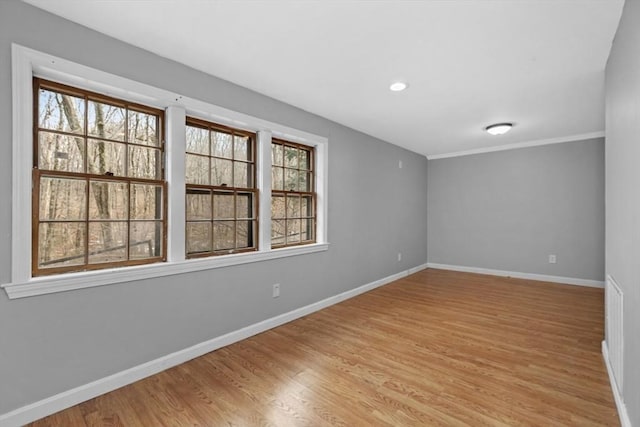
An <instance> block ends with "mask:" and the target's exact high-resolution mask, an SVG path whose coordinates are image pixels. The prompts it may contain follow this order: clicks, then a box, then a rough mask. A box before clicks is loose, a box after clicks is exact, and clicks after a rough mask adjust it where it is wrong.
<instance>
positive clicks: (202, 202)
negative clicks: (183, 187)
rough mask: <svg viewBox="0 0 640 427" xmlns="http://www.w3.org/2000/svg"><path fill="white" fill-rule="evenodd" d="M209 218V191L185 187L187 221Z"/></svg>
mask: <svg viewBox="0 0 640 427" xmlns="http://www.w3.org/2000/svg"><path fill="white" fill-rule="evenodd" d="M199 219H200V220H202V219H211V191H209V190H200V189H193V188H187V221H194V220H199Z"/></svg>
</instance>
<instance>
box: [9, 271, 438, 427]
mask: <svg viewBox="0 0 640 427" xmlns="http://www.w3.org/2000/svg"><path fill="white" fill-rule="evenodd" d="M425 268H427V264H422V265H419V266H416V267H413V268H410V269H408V270H404V271H401V272H399V273H396V274H392V275H390V276H387V277H384V278H382V279H379V280H376V281H374V282H370V283H367V284H365V285H362V286H360V287H357V288H355V289H351V290H348V291H346V292H342V293H340V294H338V295H334V296H331V297H329V298H326V299H323V300H321V301H318V302H315V303H312V304H309V305H306V306H304V307H300V308H297V309H295V310H292V311H289V312H287V313H283V314H280V315H278V316H275V317H272V318H270V319H266V320H263V321H261V322H258V323H254V324H253V325H249V326H247V327H244V328H242V329H238V330H237V331H233V332H229V333H227V334H224V335H221V336H219V337H216V338H213V339H211V340H208V341H205V342H202V343H200V344H196V345H194V346H191V347H188V348H185V349H183V350H179V351H176V352H175V353H171V354H168V355H166V356H163V357H160V358H158V359H155V360H152V361H149V362H146V363H143V364H141V365H138V366H134V367H133V368H129V369H126V370H124V371H121V372H118V373H116V374H113V375H109V376H108V377H105V378H101V379H99V380H96V381H92V382H90V383H88V384H85V385H82V386H80V387H76V388H73V389H71V390H67V391H64V392H62V393H59V394H56V395H54V396H51V397H48V398H46V399H43V400H40V401H38V402H35V403H32V404H29V405H26V406H23V407H21V408H18V409H15V410H13V411H11V412H7V413H5V414H2V415H0V426H3V427H13V426H21V425H24V424H27V423H30V422H33V421H36V420H39V419H40V418H44V417H46V416H48V415H51V414H54V413H56V412H58V411H61V410H63V409H66V408H69V407H71V406H73V405H77V404H78V403H82V402H84V401H87V400H89V399H92V398H94V397H97V396H100V395H102V394H105V393H108V392H110V391H113V390H115V389H117V388H120V387H123V386H125V385H127V384H131V383H133V382H136V381H139V380H141V379H143V378H146V377H149V376H151V375H154V374H157V373H158V372H162V371H164V370H166V369H169V368H171V367H173V366H177V365H179V364H181V363H184V362H187V361H189V360H191V359H195V358H196V357H199V356H202V355H204V354H206V353H209V352H211V351H214V350H217V349H219V348H221V347H224V346H227V345H230V344H233V343H235V342H238V341H241V340H243V339H246V338H249V337H251V336H253V335H257V334H259V333H261V332H264V331H267V330H269V329H272V328H275V327H277V326H280V325H283V324H285V323H288V322H291V321H292V320H296V319H298V318H300V317H303V316H306V315H309V314H311V313H314V312H316V311H319V310H322V309H323V308H327V307H329V306H332V305H334V304H338V303H340V302H342V301H345V300H347V299H349V298H353V297H355V296H358V295H360V294H363V293H365V292H368V291H370V290H373V289H375V288H378V287H380V286H383V285H386V284H388V283H391V282H393V281H395V280H398V279H401V278H403V277H406V276H408V275H410V274H413V273H417V272H418V271H420V270H424V269H425Z"/></svg>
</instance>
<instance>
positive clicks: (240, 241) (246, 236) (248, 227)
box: [236, 221, 254, 249]
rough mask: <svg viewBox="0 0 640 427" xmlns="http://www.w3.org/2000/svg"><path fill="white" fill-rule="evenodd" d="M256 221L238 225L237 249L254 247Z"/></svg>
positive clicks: (242, 222) (238, 223) (239, 222)
mask: <svg viewBox="0 0 640 427" xmlns="http://www.w3.org/2000/svg"><path fill="white" fill-rule="evenodd" d="M253 230H254V221H238V222H237V223H236V241H237V244H236V247H237V248H238V249H242V248H251V247H253Z"/></svg>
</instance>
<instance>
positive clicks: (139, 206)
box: [130, 184, 162, 219]
mask: <svg viewBox="0 0 640 427" xmlns="http://www.w3.org/2000/svg"><path fill="white" fill-rule="evenodd" d="M130 216H131V219H162V187H161V186H159V185H153V184H131V213H130Z"/></svg>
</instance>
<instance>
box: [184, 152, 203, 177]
mask: <svg viewBox="0 0 640 427" xmlns="http://www.w3.org/2000/svg"><path fill="white" fill-rule="evenodd" d="M185 181H186V182H187V184H201V185H209V157H204V156H196V155H194V154H187V155H186V168H185Z"/></svg>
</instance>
